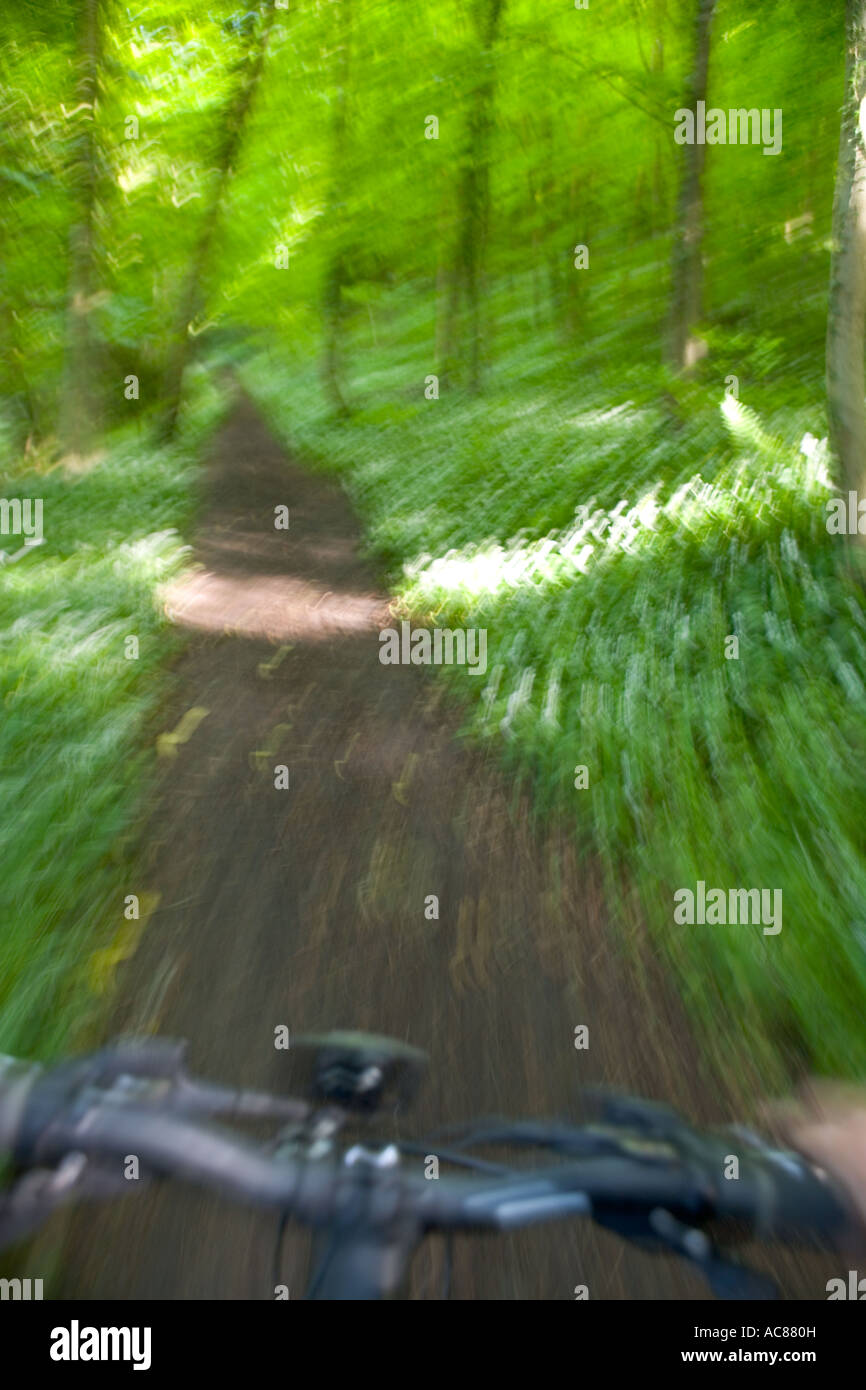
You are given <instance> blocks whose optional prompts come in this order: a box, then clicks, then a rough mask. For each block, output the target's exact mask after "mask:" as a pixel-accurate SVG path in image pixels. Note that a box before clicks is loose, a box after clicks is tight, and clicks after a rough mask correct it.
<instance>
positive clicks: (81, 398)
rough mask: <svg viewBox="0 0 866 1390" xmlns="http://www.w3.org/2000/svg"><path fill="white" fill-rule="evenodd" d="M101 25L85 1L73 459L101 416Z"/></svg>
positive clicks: (80, 50) (70, 366) (74, 248)
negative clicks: (96, 300)
mask: <svg viewBox="0 0 866 1390" xmlns="http://www.w3.org/2000/svg"><path fill="white" fill-rule="evenodd" d="M101 20H102V14H101V3H100V0H79V5H78V40H77V53H76V59H75V68H76V75H77V82H76V88H75V103H74V107H73V113H72V120H73V121H74V122H75V126H76V131H75V135H74V138H73V142H72V159H71V166H70V183H71V188H72V197H73V206H74V212H73V219H72V224H71V227H70V230H69V273H68V282H67V294H66V331H65V359H64V374H63V385H62V389H61V403H60V425H59V431H60V439H61V444H62V446H63V448H64V449H65V450H66V451H67V452H68V453H71V454H83V453H86V452H87V451H88V449H89V448H90V446H91V444H92V440H93V430H94V422H95V416H96V380H97V377H98V364H97V362H96V359H95V343H94V334H93V328H92V313H93V296H94V289H95V279H96V273H95V257H96V201H97V191H98V186H99V151H98V147H97V139H96V106H97V101H98V98H99V75H100V57H101Z"/></svg>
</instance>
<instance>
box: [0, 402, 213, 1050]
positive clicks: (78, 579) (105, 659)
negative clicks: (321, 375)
mask: <svg viewBox="0 0 866 1390" xmlns="http://www.w3.org/2000/svg"><path fill="white" fill-rule="evenodd" d="M219 408H220V407H219V402H218V401H216V400H215V398H214V396H213V394H212V392H210V391H209V390H207V389H206V388H205V390H204V391H202V390H201V389H200V390H198V391H197V392H196V405H195V408H194V410H193V418H192V420H191V421H190V422H189V428H188V430H187V433H186V435H185V437H184V439H183V441H182V442H181V443H180V444H179V445H178V446H177V447H176V448H174V449H172V450H167V451H162V452H158V453H156V452H153V451H143V450H142V447H141V440H140V437H139V436H138V434H137V432H135V431H134V430H127V431H125V432H123V433H122V434H119V435H117V436H116V437H115V438H113V439H112V440H110V441H108V443H107V445H106V448H105V451H104V453H103V456H102V457H101V458H100V459H99V460H98V461H95V462H94V463H93V465H92V466H91V467H90V469H89V470H88V471H87V472H85V473H83V474H81V475H80V476H74V477H69V476H67V475H65V474H64V473H63V472H62V471H61V470H60V469H59V468H56V467H55V468H52V469H49V470H48V471H46V472H28V471H25V470H23V469H22V470H19V471H18V473H17V476H16V478H15V482H14V485H13V486H10V487H7V489H6V496H7V497H13V496H19V497H30V498H34V497H41V498H42V500H43V529H44V537H45V539H44V544H43V545H41V546H38V547H33V548H32V550H31V552H30V553H29V554H27V555H24V556H22V557H20V558H19V559H17V560H15V561H14V562H13V563H11V564H7V565H5V566H4V567H2V568H0V586H2V590H3V609H4V627H5V631H4V640H3V661H2V664H0V701H2V707H3V722H2V726H0V768H2V774H0V800H2V804H3V806H4V809H5V814H4V817H3V824H2V829H0V856H2V862H3V875H2V888H0V899H2V906H0V918H2V921H3V923H4V929H3V940H2V971H0V1051H4V1052H13V1053H21V1054H28V1055H38V1056H50V1055H52V1054H55V1053H56V1052H58V1051H59V1050H61V1049H62V1048H63V1047H64V1045H68V1043H69V1039H70V1032H71V1030H72V1029H74V1028H75V1027H76V1026H77V1025H80V1024H81V1022H82V1020H83V1018H84V1017H85V1015H86V1014H87V1012H88V1010H90V1009H92V1007H93V1005H94V999H93V997H92V995H91V994H90V993H89V988H88V978H87V969H86V967H87V962H88V959H89V955H90V953H91V952H92V951H93V950H94V949H95V947H96V946H97V945H98V944H99V943H100V941H105V940H106V939H107V937H108V936H110V935H111V934H112V933H113V932H114V931H116V930H117V927H118V924H119V923H120V922H121V921H122V905H123V895H124V893H125V892H129V891H135V889H134V888H130V887H129V885H128V884H126V883H125V880H124V877H123V870H122V860H118V858H117V857H116V855H115V851H116V850H117V848H118V846H119V843H120V841H121V837H122V836H123V835H124V833H125V832H126V831H127V830H128V829H129V827H130V826H131V825H132V823H133V820H134V817H135V812H136V808H137V806H138V804H139V801H140V797H141V794H142V790H143V785H144V783H145V781H146V779H147V778H148V777H149V769H150V768H151V767H152V761H151V759H150V758H149V757H148V756H146V755H143V754H142V751H141V738H142V729H143V726H144V723H145V721H146V719H147V718H148V716H149V715H151V714H152V712H153V711H154V710H155V709H156V708H157V706H158V703H159V700H160V696H161V695H162V693H163V691H164V689H165V681H164V679H163V678H162V677H161V669H162V667H163V666H164V663H165V660H166V656H167V655H168V653H169V652H170V651H171V650H172V649H173V646H174V641H175V639H173V638H172V636H171V630H170V629H169V628H168V626H167V624H166V621H165V618H164V617H163V615H162V612H161V610H160V607H159V590H160V587H161V585H163V584H164V583H165V582H166V581H167V580H169V579H170V578H171V577H172V576H174V575H176V574H177V573H178V571H179V568H180V567H181V566H182V565H183V563H184V558H185V552H186V550H187V547H186V546H184V544H183V540H182V534H183V532H182V528H184V526H185V523H186V521H187V519H188V517H189V513H190V507H191V485H192V481H193V477H194V468H195V459H196V456H197V455H198V453H199V451H200V447H201V441H202V437H203V435H204V434H205V433H206V432H207V431H208V430H209V429H210V428H211V427H212V425H213V422H214V419H215V412H216V411H217V410H218V409H219ZM3 542H4V544H5V545H6V546H7V548H8V545H9V542H8V540H7V538H6V537H4V538H3ZM128 636H135V637H137V638H138V642H139V656H138V659H137V660H136V659H132V660H131V659H127V657H126V654H125V651H126V648H125V640H124V639H125V638H126V637H128Z"/></svg>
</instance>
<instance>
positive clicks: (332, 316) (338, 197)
mask: <svg viewBox="0 0 866 1390" xmlns="http://www.w3.org/2000/svg"><path fill="white" fill-rule="evenodd" d="M335 3H336V5H337V12H338V31H339V44H338V50H339V51H338V55H337V92H336V97H335V100H334V114H333V123H332V126H331V179H330V187H329V190H328V201H327V211H326V216H325V229H326V230H325V235H326V237H327V239H328V240H327V245H328V251H327V260H326V264H325V276H324V285H323V293H322V316H323V321H324V352H323V356H322V379H323V381H324V385H325V390H326V392H327V394H328V396H329V397H330V399H331V402H332V403H333V406H334V409H335V411H336V413H337V414H338V415H340V416H343V417H346V416H348V414H349V407H348V405H347V403H346V398H345V395H344V394H343V389H342V386H341V385H340V379H341V376H342V342H341V338H342V324H343V289H344V287H345V284H346V279H347V264H346V260H347V254H346V234H347V225H346V212H345V199H346V192H347V189H346V184H347V179H348V170H347V148H346V147H347V140H348V123H347V113H346V102H347V99H348V90H349V80H350V72H351V51H352V9H351V0H335Z"/></svg>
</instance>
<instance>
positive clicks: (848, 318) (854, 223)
mask: <svg viewBox="0 0 866 1390" xmlns="http://www.w3.org/2000/svg"><path fill="white" fill-rule="evenodd" d="M846 25H847V34H846V49H845V105H844V107H843V111H842V128H841V135H840V140H839V163H838V167H837V173H836V193H835V201H834V206H833V254H832V259H831V262H830V298H829V308H828V316H827V405H828V415H829V421H830V440H831V443H832V446H833V450H834V452H835V454H836V457H837V458H838V460H839V464H840V467H841V472H842V480H843V483H844V486H845V487H846V489H849V490H852V491H855V492H859V493H861V494H862V493H864V491H866V407H864V390H866V387H864V373H863V349H864V323H866V145H864V141H866V130H864V126H866V0H848V7H847V16H846ZM857 539H858V542H859V544H861V545H862V544H863V538H862V537H859V536H858V538H857Z"/></svg>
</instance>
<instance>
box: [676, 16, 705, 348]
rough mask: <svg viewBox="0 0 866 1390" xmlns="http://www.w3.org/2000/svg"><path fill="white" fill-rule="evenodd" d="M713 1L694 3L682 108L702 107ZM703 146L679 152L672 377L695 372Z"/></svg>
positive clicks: (700, 285)
mask: <svg viewBox="0 0 866 1390" xmlns="http://www.w3.org/2000/svg"><path fill="white" fill-rule="evenodd" d="M715 8H716V0H695V5H694V12H693V34H694V40H693V47H692V70H691V75H690V78H689V82H688V88H687V91H686V95H685V101H684V103H683V105H684V106H685V107H686V108H688V109H690V110H693V111H694V110H696V107H697V103H698V102H699V101H706V97H707V73H708V70H709V63H710V31H711V28H712V22H713V13H714V11H715ZM705 148H706V147H705V146H704V145H702V144H699V143H698V141H697V140H695V141H694V142H693V143H692V144H686V145H683V146H682V172H681V176H680V189H679V198H678V202H677V220H676V226H675V228H674V248H673V265H672V276H671V309H670V327H669V343H668V356H669V360H670V364H671V366H672V367H673V368H674V370H675V371H679V372H687V371H689V369H690V368H691V367H692V366H694V363H695V360H696V356H697V348H698V343H697V340H696V339H695V337H694V328H695V325H696V324H697V323H698V321H699V320H700V317H701V310H702V305H703V241H704V195H703V174H704V162H705Z"/></svg>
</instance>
